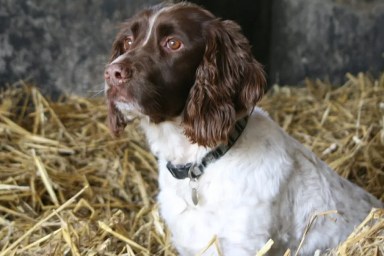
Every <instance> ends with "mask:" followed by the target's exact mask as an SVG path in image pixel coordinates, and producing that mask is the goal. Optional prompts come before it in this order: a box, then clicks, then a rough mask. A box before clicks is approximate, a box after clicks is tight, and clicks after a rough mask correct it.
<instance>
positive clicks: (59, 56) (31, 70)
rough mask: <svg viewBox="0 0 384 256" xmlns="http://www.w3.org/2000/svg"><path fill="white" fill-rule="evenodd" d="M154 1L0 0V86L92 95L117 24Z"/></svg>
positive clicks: (98, 84)
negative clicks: (29, 85) (18, 84)
mask: <svg viewBox="0 0 384 256" xmlns="http://www.w3.org/2000/svg"><path fill="white" fill-rule="evenodd" d="M158 2H159V1H158V0H147V1H143V0H105V1H103V0H0V86H4V85H5V84H12V83H14V82H15V81H18V80H19V79H25V80H29V81H33V82H35V83H36V84H37V85H38V86H40V87H42V88H43V89H44V91H45V92H47V93H52V92H53V93H55V92H57V91H58V90H59V91H66V92H69V93H77V94H82V95H92V94H94V93H95V91H97V90H100V89H102V88H103V70H104V65H105V64H106V62H107V60H108V57H109V51H110V47H111V44H112V42H113V39H114V37H115V34H116V31H117V27H118V24H119V23H120V22H122V21H123V20H124V19H126V18H128V17H129V16H130V15H131V14H132V13H133V12H134V11H135V10H137V9H139V8H141V7H142V6H146V5H150V4H154V3H158Z"/></svg>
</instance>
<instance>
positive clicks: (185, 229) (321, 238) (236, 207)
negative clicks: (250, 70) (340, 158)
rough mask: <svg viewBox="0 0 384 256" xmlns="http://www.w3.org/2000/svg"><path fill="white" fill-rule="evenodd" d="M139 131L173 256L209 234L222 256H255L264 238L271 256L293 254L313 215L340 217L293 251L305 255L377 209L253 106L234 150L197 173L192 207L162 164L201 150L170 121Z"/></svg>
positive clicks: (191, 250)
mask: <svg viewBox="0 0 384 256" xmlns="http://www.w3.org/2000/svg"><path fill="white" fill-rule="evenodd" d="M142 126H143V128H144V131H145V133H146V135H147V138H148V142H149V145H150V147H151V150H152V151H153V153H154V154H156V155H157V157H158V159H159V186H160V192H159V196H158V201H159V204H160V209H161V215H162V217H163V218H164V220H165V222H166V224H167V225H168V227H169V228H170V230H171V232H172V234H173V241H174V244H175V246H176V248H177V249H178V251H179V252H180V254H181V255H194V254H196V253H198V252H199V251H200V250H201V249H202V248H204V247H205V246H206V245H207V243H208V242H209V241H210V240H211V239H212V237H213V236H217V238H218V239H219V241H220V247H221V250H222V251H223V253H224V255H236V256H241V255H255V253H256V251H257V250H258V249H260V247H261V246H263V245H264V244H265V243H266V242H267V240H268V239H270V238H272V239H273V240H274V241H275V246H274V249H273V250H274V251H273V252H274V253H277V254H276V255H278V254H280V253H283V252H284V251H285V250H286V249H287V248H291V249H292V250H295V248H296V247H297V246H298V244H299V240H300V238H301V236H302V234H303V232H304V229H305V226H306V224H307V223H308V221H309V219H310V217H311V216H312V215H313V214H315V213H319V212H324V211H328V210H338V211H339V213H340V214H338V215H335V216H329V218H327V217H326V218H322V219H321V220H319V221H318V222H317V224H316V225H315V227H314V228H313V231H312V232H311V233H310V234H309V236H308V237H307V240H306V243H305V244H304V246H303V247H302V249H301V252H302V255H307V254H308V255H310V254H312V255H313V252H314V251H315V250H316V249H326V248H329V247H333V246H335V245H336V244H337V243H338V242H339V241H340V240H341V239H344V238H346V236H347V235H348V234H349V233H350V232H351V231H352V229H353V227H354V225H356V224H358V223H359V222H360V221H361V220H362V219H363V218H364V217H365V216H366V214H367V213H368V212H369V210H370V209H371V207H372V206H381V203H380V202H379V201H378V200H376V199H375V198H373V197H372V196H371V195H369V194H368V193H366V192H365V191H363V190H362V189H360V188H358V187H357V186H355V185H353V184H351V183H350V182H348V181H347V180H345V179H343V178H341V177H339V176H338V175H337V174H336V173H334V172H333V171H332V170H330V169H329V167H328V166H327V165H326V164H325V163H323V162H322V161H321V160H319V159H318V158H317V157H316V156H315V155H314V154H313V153H311V152H310V151H308V150H307V149H306V148H305V147H304V146H302V145H301V144H300V143H298V142H297V141H295V140H294V139H292V138H291V137H290V136H289V135H287V134H286V133H285V132H284V131H283V130H281V129H280V128H279V127H278V126H277V125H276V124H275V123H274V122H273V121H272V120H270V119H269V118H268V116H267V115H266V114H265V113H264V112H263V111H262V110H261V109H258V108H256V109H255V110H254V112H253V114H252V115H251V117H250V119H249V121H248V125H247V127H246V129H245V131H244V132H243V134H242V135H241V137H240V138H239V140H238V141H237V142H236V144H235V145H234V146H233V147H232V148H231V149H230V150H229V151H228V152H227V153H226V154H225V155H224V156H222V157H221V158H220V159H219V160H217V161H215V162H213V163H211V164H209V165H208V166H207V168H206V169H205V170H204V175H203V176H202V177H201V178H200V179H199V189H198V193H199V198H200V200H199V204H198V205H197V206H195V205H194V204H193V202H192V200H191V198H192V197H191V188H190V186H189V180H188V179H185V180H177V179H175V178H174V177H173V176H172V175H171V174H170V172H169V171H168V170H167V168H166V163H167V162H168V161H172V162H173V163H175V164H183V163H184V164H185V163H187V162H196V161H199V160H200V159H201V158H202V157H203V156H204V155H205V154H206V153H207V152H208V151H209V149H206V148H202V147H199V146H197V145H195V144H191V143H190V142H189V140H188V139H187V138H186V137H185V136H184V134H183V132H182V130H181V128H180V127H178V125H177V121H175V122H168V123H162V124H160V125H153V124H148V123H145V122H143V125H142ZM356 202H359V205H357V204H356ZM349 212H353V214H352V215H348V213H349ZM330 217H332V218H330ZM334 219H337V221H336V222H334ZM335 238H336V239H335Z"/></svg>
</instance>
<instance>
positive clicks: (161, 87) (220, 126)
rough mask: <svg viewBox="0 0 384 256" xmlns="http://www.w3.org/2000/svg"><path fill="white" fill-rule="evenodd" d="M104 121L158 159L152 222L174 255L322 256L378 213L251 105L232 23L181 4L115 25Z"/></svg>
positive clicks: (258, 85) (255, 89) (252, 69)
mask: <svg viewBox="0 0 384 256" xmlns="http://www.w3.org/2000/svg"><path fill="white" fill-rule="evenodd" d="M104 78H105V91H106V99H107V106H108V123H109V126H110V128H111V131H112V132H113V133H114V134H116V135H119V134H121V132H122V131H123V130H124V128H125V126H126V125H127V123H129V122H131V121H132V120H134V119H139V120H140V125H141V127H142V129H143V131H144V133H145V135H146V138H147V140H148V144H149V147H150V149H151V151H152V152H153V154H154V155H155V156H156V157H157V159H158V166H159V187H160V192H159V194H158V202H159V206H160V213H161V216H162V218H163V219H164V220H165V223H166V225H167V226H168V227H169V229H170V230H171V232H172V241H173V243H174V245H175V247H176V249H177V251H178V252H179V253H180V255H195V254H196V253H198V252H200V251H201V250H202V249H203V248H204V247H205V246H206V245H207V243H208V242H209V241H210V240H211V239H212V237H214V236H216V237H217V239H218V241H219V248H220V250H221V251H222V253H223V255H226V256H228V255H230V256H232V255H233V256H241V255H247V256H248V255H255V254H256V252H257V251H258V250H259V249H260V248H262V247H263V245H265V243H266V242H267V241H268V240H269V239H273V241H274V245H273V246H272V248H271V251H270V255H282V254H283V253H284V252H285V251H286V249H287V248H290V249H291V250H292V251H295V250H297V249H298V245H299V243H300V240H301V238H302V236H303V234H304V231H305V228H306V226H307V224H308V222H309V220H310V218H311V217H312V216H314V214H318V213H322V212H326V211H329V210H337V213H332V214H329V215H326V216H323V217H319V218H318V219H317V221H316V222H315V223H314V224H313V225H312V227H311V230H310V232H309V233H308V234H307V235H306V239H305V242H304V244H303V245H302V247H301V249H300V254H301V255H313V253H314V252H315V251H316V250H322V251H324V250H326V249H328V248H332V247H335V246H337V244H338V243H339V242H340V241H342V240H343V239H345V238H346V237H347V236H348V234H350V233H351V232H352V230H353V228H354V227H355V226H356V225H358V224H359V223H360V222H361V221H362V220H363V219H364V218H365V217H366V215H367V214H368V213H369V211H370V210H371V208H372V207H382V206H383V205H382V203H381V202H380V201H379V200H377V199H376V198H374V197H373V196H372V195H370V194H369V193H367V192H365V191H364V190H363V189H361V188H359V187H358V186H356V185H354V184H352V183H351V182H349V181H347V180H346V179H344V178H342V177H340V176H338V175H337V174H336V173H335V172H334V171H333V170H331V169H330V167H328V166H327V165H326V164H325V163H324V162H323V161H321V160H320V159H319V158H318V157H317V156H315V154H314V153H312V152H310V151H309V150H308V149H306V148H305V147H304V146H303V145H301V144H300V143H299V142H297V141H296V140H295V139H293V138H292V137H290V136H289V135H288V134H287V133H286V132H284V131H283V130H282V129H281V128H280V127H279V126H278V125H277V124H276V123H275V122H274V121H272V120H271V119H270V118H269V117H268V114H267V113H266V112H264V111H263V110H262V109H260V108H259V107H257V106H256V104H257V102H258V101H259V100H260V99H261V98H262V95H263V92H264V87H265V84H266V79H265V75H264V71H263V68H262V66H261V64H260V63H258V62H257V61H256V60H255V59H254V57H253V56H252V54H251V46H250V45H249V43H248V41H247V39H246V38H245V36H244V35H243V34H242V32H241V29H240V27H239V26H238V25H237V24H236V23H235V22H233V21H228V20H221V19H219V18H217V17H215V16H214V15H213V14H212V13H210V12H209V11H207V10H205V9H203V8H201V7H199V6H197V5H194V4H190V3H186V2H182V3H177V4H160V5H157V6H154V7H151V8H147V9H145V10H143V11H141V12H139V13H137V14H136V15H134V16H133V17H132V18H130V19H129V20H128V21H126V22H125V23H123V24H122V26H121V30H120V32H119V33H118V35H117V37H116V39H115V41H114V43H113V46H112V55H111V59H110V62H109V64H108V65H107V66H106V69H105V73H104Z"/></svg>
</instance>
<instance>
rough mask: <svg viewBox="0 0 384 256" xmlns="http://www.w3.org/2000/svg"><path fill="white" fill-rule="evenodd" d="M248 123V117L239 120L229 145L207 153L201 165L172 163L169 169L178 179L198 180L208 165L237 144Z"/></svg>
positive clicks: (168, 166)
mask: <svg viewBox="0 0 384 256" xmlns="http://www.w3.org/2000/svg"><path fill="white" fill-rule="evenodd" d="M247 122H248V116H245V117H244V118H242V119H240V120H238V121H237V122H236V123H235V127H234V128H233V129H232V131H231V133H230V134H229V139H228V143H227V144H223V145H220V146H218V147H217V148H215V149H214V150H212V151H210V152H209V153H207V154H206V155H205V156H204V157H203V159H202V160H201V163H200V164H197V163H187V164H185V165H183V164H178V165H173V164H172V163H171V162H168V163H167V168H168V170H169V171H170V172H171V174H172V175H173V177H175V178H176V179H185V178H191V179H198V178H199V177H200V176H201V175H203V173H204V169H205V167H207V165H208V164H210V163H212V162H214V161H216V160H217V159H219V158H220V157H222V156H223V155H224V154H225V153H227V151H228V150H229V149H230V148H231V147H232V146H233V145H234V144H235V142H236V141H237V139H238V138H239V137H240V135H241V133H242V132H243V131H244V128H245V126H246V125H247Z"/></svg>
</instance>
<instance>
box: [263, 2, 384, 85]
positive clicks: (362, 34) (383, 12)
mask: <svg viewBox="0 0 384 256" xmlns="http://www.w3.org/2000/svg"><path fill="white" fill-rule="evenodd" d="M270 47H271V48H270V59H269V64H270V69H269V78H270V82H271V83H275V82H279V83H282V84H296V83H298V82H302V81H303V79H305V77H307V76H308V77H312V78H316V77H319V78H322V79H329V80H330V81H332V82H333V83H342V82H343V81H344V80H345V73H346V72H352V73H357V72H360V71H363V72H367V71H368V72H370V73H371V74H373V75H378V73H380V72H383V71H384V0H275V1H274V3H273V6H272V31H271V45H270Z"/></svg>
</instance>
